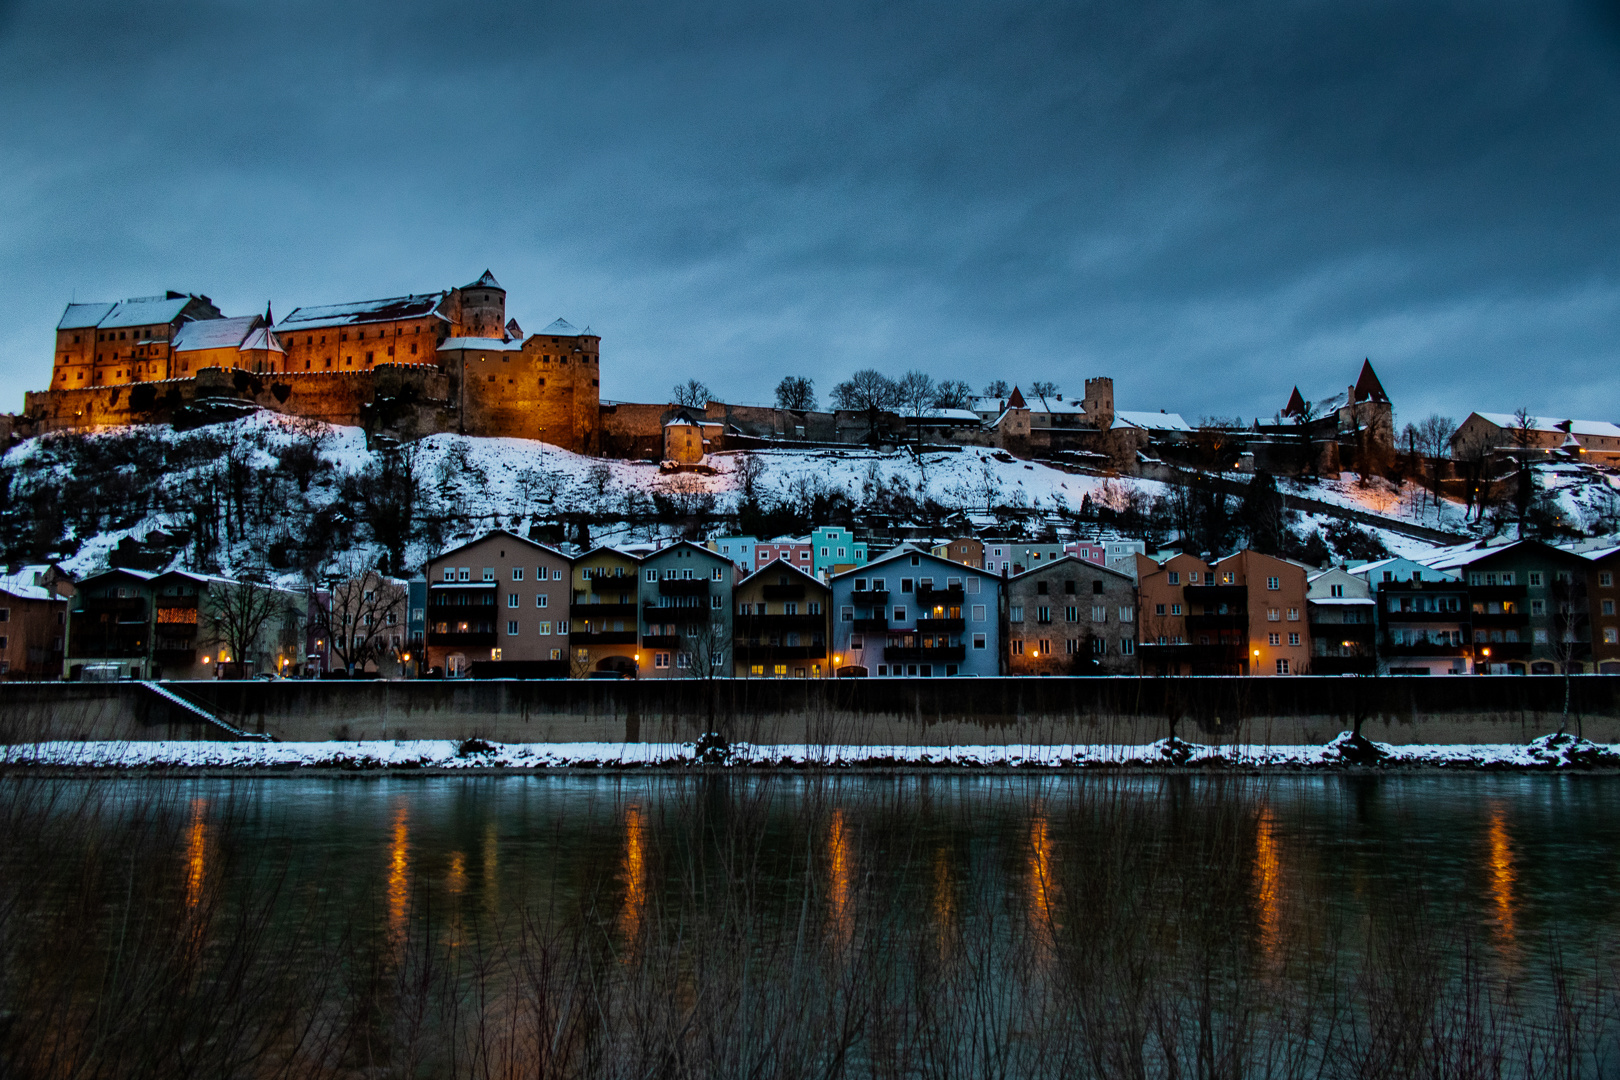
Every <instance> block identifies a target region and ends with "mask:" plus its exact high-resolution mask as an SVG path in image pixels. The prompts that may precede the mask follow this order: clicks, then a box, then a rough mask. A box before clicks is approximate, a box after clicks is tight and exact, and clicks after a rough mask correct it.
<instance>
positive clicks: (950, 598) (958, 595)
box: [917, 585, 967, 608]
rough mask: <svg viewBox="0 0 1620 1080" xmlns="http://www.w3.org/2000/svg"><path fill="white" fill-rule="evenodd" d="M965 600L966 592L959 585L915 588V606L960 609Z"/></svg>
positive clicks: (920, 586)
mask: <svg viewBox="0 0 1620 1080" xmlns="http://www.w3.org/2000/svg"><path fill="white" fill-rule="evenodd" d="M966 599H967V591H966V590H965V589H963V587H962V586H960V585H944V586H933V585H919V586H917V606H918V607H925V608H927V607H933V606H934V605H935V604H943V605H945V606H946V607H961V606H962V601H964V600H966Z"/></svg>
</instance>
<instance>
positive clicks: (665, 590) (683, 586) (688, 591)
mask: <svg viewBox="0 0 1620 1080" xmlns="http://www.w3.org/2000/svg"><path fill="white" fill-rule="evenodd" d="M658 595H659V596H708V595H709V580H708V579H707V578H660V579H659V581H658Z"/></svg>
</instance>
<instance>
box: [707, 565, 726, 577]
mask: <svg viewBox="0 0 1620 1080" xmlns="http://www.w3.org/2000/svg"><path fill="white" fill-rule="evenodd" d="M725 572H726V569H725V567H723V566H717V567H715V568H714V572H713V573H712V574H710V575H709V578H710V580H711V581H724V580H725Z"/></svg>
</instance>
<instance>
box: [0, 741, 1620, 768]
mask: <svg viewBox="0 0 1620 1080" xmlns="http://www.w3.org/2000/svg"><path fill="white" fill-rule="evenodd" d="M0 765H5V766H11V767H24V768H26V767H47V768H70V769H244V770H254V769H274V770H278V771H286V770H289V769H293V770H296V769H303V768H321V769H339V770H350V771H362V770H363V771H369V770H378V769H436V770H438V769H442V770H469V771H477V770H480V769H532V770H546V769H565V768H590V769H638V768H684V767H690V766H694V765H702V766H709V765H716V766H725V767H732V768H782V769H817V768H826V769H847V768H863V767H864V768H881V767H899V768H907V767H917V768H936V767H945V768H962V769H981V768H1014V769H1087V768H1118V767H1174V768H1221V767H1230V768H1244V769H1253V768H1259V769H1265V768H1276V769H1311V768H1344V767H1354V766H1371V767H1380V768H1386V767H1431V768H1469V769H1526V770H1537V771H1545V770H1567V769H1591V768H1605V769H1608V768H1616V769H1620V744H1598V743H1591V742H1587V741H1585V740H1584V739H1578V738H1576V737H1574V736H1572V735H1567V734H1565V735H1544V736H1542V737H1540V738H1538V739H1535V740H1533V741H1531V742H1530V743H1528V744H1521V743H1478V744H1445V745H1422V746H1394V745H1391V744H1388V743H1373V742H1367V741H1363V742H1362V743H1360V744H1357V743H1355V742H1354V740H1353V739H1352V736H1351V734H1350V733H1349V732H1344V733H1343V734H1341V735H1339V736H1338V737H1337V738H1335V739H1334V740H1333V741H1331V742H1329V743H1327V744H1326V745H1322V746H1264V745H1230V746H1204V745H1200V744H1197V743H1188V742H1183V741H1181V740H1169V739H1161V740H1159V741H1158V742H1154V743H1148V744H1146V745H1135V746H1099V745H1089V744H1081V743H1069V744H1057V745H1036V744H1022V745H1020V744H1013V745H972V746H967V745H964V746H850V745H825V746H823V745H809V744H777V745H763V746H761V745H752V744H748V743H735V744H732V745H730V746H720V747H715V746H709V745H704V746H699V745H697V744H693V743H610V742H600V743H591V742H579V743H504V744H503V743H487V742H483V741H482V740H469V741H468V742H466V743H461V742H457V741H455V740H451V739H415V740H402V741H399V742H391V741H384V740H374V741H361V742H344V743H335V742H280V743H264V742H236V743H232V742H201V741H199V742H188V741H152V742H67V741H63V742H41V743H28V744H18V745H12V746H7V747H4V748H3V749H0Z"/></svg>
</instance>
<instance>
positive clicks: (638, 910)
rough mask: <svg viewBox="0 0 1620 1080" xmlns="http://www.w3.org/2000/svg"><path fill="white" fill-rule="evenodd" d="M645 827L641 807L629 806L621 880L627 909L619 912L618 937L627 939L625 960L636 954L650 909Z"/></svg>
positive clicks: (625, 817) (625, 821)
mask: <svg viewBox="0 0 1620 1080" xmlns="http://www.w3.org/2000/svg"><path fill="white" fill-rule="evenodd" d="M646 828H647V827H646V825H645V824H644V823H643V822H642V819H641V807H639V806H634V805H632V806H630V807H627V808H626V809H625V812H624V863H623V865H622V867H621V868H620V876H621V877H622V878H623V879H624V908H623V909H622V910H621V911H620V912H619V933H620V935H621V936H622V937H623V938H624V942H625V946H626V953H625V955H626V957H627V958H628V957H629V956H630V955H631V953H633V952H634V950H635V945H636V941H637V940H638V939H639V938H640V936H641V922H642V918H643V916H644V915H645V913H646V909H647V853H646V844H647V840H646Z"/></svg>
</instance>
